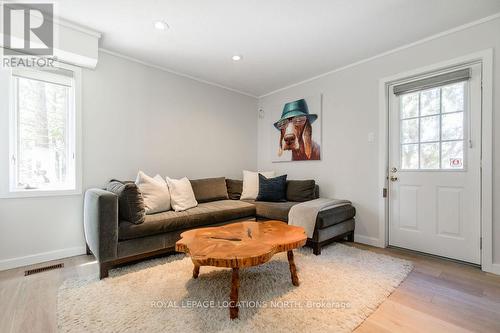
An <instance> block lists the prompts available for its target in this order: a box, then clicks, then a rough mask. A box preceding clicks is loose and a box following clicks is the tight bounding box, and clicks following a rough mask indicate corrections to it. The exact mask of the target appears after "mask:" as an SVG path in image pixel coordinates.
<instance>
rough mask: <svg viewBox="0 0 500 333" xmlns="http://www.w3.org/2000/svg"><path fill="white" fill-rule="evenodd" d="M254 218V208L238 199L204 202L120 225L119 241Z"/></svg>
mask: <svg viewBox="0 0 500 333" xmlns="http://www.w3.org/2000/svg"><path fill="white" fill-rule="evenodd" d="M250 216H255V206H254V205H252V204H250V203H247V202H244V201H239V200H238V201H237V200H219V201H212V202H205V203H201V204H199V205H198V206H197V207H194V208H191V209H188V210H186V211H182V212H175V211H168V212H163V213H158V214H153V215H147V216H146V219H145V221H144V223H143V224H140V225H135V224H132V223H129V222H126V221H123V222H120V225H119V231H118V238H119V239H120V240H126V239H133V238H138V237H145V236H151V235H156V234H161V233H166V232H170V231H174V230H180V229H191V228H195V227H200V226H206V225H210V224H214V223H219V222H225V221H229V220H235V219H239V218H244V217H250Z"/></svg>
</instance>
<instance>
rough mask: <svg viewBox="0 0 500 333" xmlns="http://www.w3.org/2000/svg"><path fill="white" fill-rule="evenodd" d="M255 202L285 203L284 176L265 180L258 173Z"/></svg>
mask: <svg viewBox="0 0 500 333" xmlns="http://www.w3.org/2000/svg"><path fill="white" fill-rule="evenodd" d="M256 200H257V201H272V202H279V201H286V175H283V176H279V177H275V178H266V177H265V176H263V175H261V174H260V173H259V195H258V196H257V199H256Z"/></svg>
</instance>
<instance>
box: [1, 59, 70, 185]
mask: <svg viewBox="0 0 500 333" xmlns="http://www.w3.org/2000/svg"><path fill="white" fill-rule="evenodd" d="M74 74H75V73H74V72H73V71H72V70H68V69H63V68H57V69H55V68H54V69H50V70H35V69H15V70H13V71H12V75H11V84H10V87H11V89H10V93H11V96H10V97H11V103H10V105H11V112H10V122H9V123H10V131H9V132H10V140H9V142H10V164H9V165H10V167H9V190H10V192H11V193H16V192H17V193H20V192H24V193H27V192H32V193H36V192H39V193H44V192H45V193H48V192H58V193H59V194H62V192H64V191H77V190H78V187H79V183H80V182H79V181H78V177H77V163H76V159H77V151H76V148H77V131H76V120H77V114H76V105H77V104H76V96H75V92H76V90H75V77H74V76H75V75H74Z"/></svg>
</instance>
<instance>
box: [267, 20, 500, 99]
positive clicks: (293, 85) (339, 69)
mask: <svg viewBox="0 0 500 333" xmlns="http://www.w3.org/2000/svg"><path fill="white" fill-rule="evenodd" d="M498 18H500V13H496V14H493V15H490V16H486V17H483V18H482V19H479V20H476V21H472V22H469V23H466V24H463V25H460V26H458V27H455V28H452V29H449V30H445V31H443V32H440V33H438V34H435V35H432V36H429V37H426V38H423V39H420V40H418V41H416V42H413V43H410V44H406V45H403V46H400V47H397V48H395V49H392V50H389V51H385V52H383V53H380V54H377V55H375V56H373V57H369V58H365V59H363V60H360V61H356V62H353V63H351V64H349V65H346V66H342V67H339V68H336V69H333V70H331V71H328V72H326V73H322V74H319V75H316V76H313V77H310V78H308V79H305V80H302V81H299V82H296V83H292V84H290V85H287V86H285V87H283V88H279V89H276V90H273V91H270V92H268V93H265V94H263V95H260V96H259V97H258V98H259V99H261V98H264V97H267V96H270V95H273V94H276V93H278V92H280V91H283V90H287V89H290V88H293V87H296V86H300V85H302V84H304V83H308V82H311V81H314V80H317V79H320V78H322V77H325V76H328V75H330V74H333V73H337V72H341V71H344V70H346V69H349V68H352V67H355V66H359V65H362V64H364V63H367V62H370V61H372V60H376V59H378V58H382V57H385V56H387V55H390V54H393V53H397V52H400V51H403V50H405V49H408V48H411V47H414V46H417V45H420V44H423V43H426V42H429V41H432V40H434V39H438V38H441V37H444V36H447V35H451V34H454V33H456V32H459V31H462V30H466V29H469V28H472V27H475V26H477V25H480V24H483V23H486V22H489V21H493V20H496V19H498Z"/></svg>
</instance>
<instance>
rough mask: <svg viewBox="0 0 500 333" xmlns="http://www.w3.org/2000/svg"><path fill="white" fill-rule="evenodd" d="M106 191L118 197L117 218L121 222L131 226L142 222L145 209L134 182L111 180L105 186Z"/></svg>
mask: <svg viewBox="0 0 500 333" xmlns="http://www.w3.org/2000/svg"><path fill="white" fill-rule="evenodd" d="M106 191H109V192H113V193H115V194H116V195H117V196H118V216H119V217H120V220H122V221H128V222H130V223H133V224H141V223H143V222H144V218H145V215H146V209H145V207H144V199H143V198H142V194H141V191H140V190H139V188H138V187H137V185H136V184H135V183H134V182H122V181H119V180H116V179H113V180H111V181H110V182H109V183H108V185H107V186H106Z"/></svg>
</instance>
